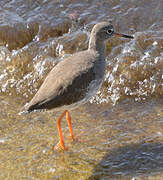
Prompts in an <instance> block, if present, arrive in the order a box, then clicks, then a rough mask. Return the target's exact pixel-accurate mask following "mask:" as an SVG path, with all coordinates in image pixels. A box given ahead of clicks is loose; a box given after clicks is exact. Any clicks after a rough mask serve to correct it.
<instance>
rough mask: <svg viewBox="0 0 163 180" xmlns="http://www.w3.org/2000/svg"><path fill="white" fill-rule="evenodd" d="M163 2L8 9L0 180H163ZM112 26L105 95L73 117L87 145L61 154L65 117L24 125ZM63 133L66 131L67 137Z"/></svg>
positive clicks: (0, 97)
mask: <svg viewBox="0 0 163 180" xmlns="http://www.w3.org/2000/svg"><path fill="white" fill-rule="evenodd" d="M162 7H163V2H162V1H161V0H156V1H155V0H148V1H146V0H142V1H137V0H132V1H129V0H128V1H127V0H126V1H120V0H114V1H112V0H108V1H96V0H94V1H93V0H92V1H84V2H81V1H78V0H75V1H74V0H68V1H62V0H61V1H59V0H53V1H50V0H37V1H33V0H29V1H24V0H16V1H15V0H12V1H8V0H1V2H0V155H1V156H0V170H1V173H0V179H5V178H8V179H12V178H13V179H80V180H81V179H133V180H134V179H163V173H162V172H163V154H162V153H163V99H162V98H163V68H162V67H163V38H162V37H163V21H162V19H163V14H162ZM100 21H110V22H112V24H113V25H114V27H115V30H116V31H117V32H121V33H125V34H132V35H134V39H133V40H126V39H120V38H112V39H110V40H109V41H108V42H107V44H106V46H107V58H106V61H107V71H106V76H105V80H104V83H103V86H102V88H101V89H100V91H99V92H98V93H97V95H96V96H95V97H93V98H92V100H91V102H90V103H88V104H86V105H84V106H82V107H81V108H78V109H76V110H74V111H73V112H72V119H73V126H74V131H75V133H76V134H78V133H80V132H82V134H81V141H79V142H77V143H75V144H73V145H72V144H71V143H69V139H68V131H67V127H66V122H63V130H64V132H65V137H66V138H67V139H66V144H67V146H68V151H67V152H65V153H62V152H54V151H53V150H52V147H53V145H55V144H56V143H57V141H58V133H57V128H56V125H55V121H56V118H57V117H58V116H59V115H60V114H59V113H55V112H49V113H48V112H41V113H33V114H29V115H21V116H20V115H18V112H19V111H20V109H21V107H22V106H23V105H24V104H25V103H26V102H28V101H29V100H30V99H31V97H32V96H33V95H34V94H35V92H36V91H37V90H38V88H39V87H40V85H41V83H42V82H43V80H44V78H45V77H46V75H47V73H48V72H49V71H50V70H51V69H52V67H53V66H55V65H56V64H57V63H58V62H59V61H61V60H62V59H63V58H64V57H65V56H68V55H69V54H72V53H74V52H78V51H81V50H84V49H86V48H87V46H88V40H89V36H90V31H91V28H92V27H93V25H94V24H96V23H97V22H100ZM64 127H65V128H64Z"/></svg>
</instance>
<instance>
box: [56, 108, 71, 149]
mask: <svg viewBox="0 0 163 180" xmlns="http://www.w3.org/2000/svg"><path fill="white" fill-rule="evenodd" d="M65 115H66V119H67V123H68V126H69V131H70V137H71V139H72V141H73V140H74V135H73V130H72V124H71V117H70V113H69V112H68V111H67V110H65V111H64V112H63V113H62V114H61V116H60V117H59V118H58V120H57V127H58V132H59V138H60V141H59V143H58V144H57V148H58V146H60V147H61V148H62V149H63V150H66V147H65V144H64V140H63V134H62V129H61V120H62V119H63V117H64V116H65Z"/></svg>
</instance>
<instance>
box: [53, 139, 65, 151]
mask: <svg viewBox="0 0 163 180" xmlns="http://www.w3.org/2000/svg"><path fill="white" fill-rule="evenodd" d="M67 149H68V148H67V147H65V145H63V144H62V143H61V142H60V141H59V142H58V143H57V144H56V145H55V146H54V147H53V150H54V151H55V150H60V151H67Z"/></svg>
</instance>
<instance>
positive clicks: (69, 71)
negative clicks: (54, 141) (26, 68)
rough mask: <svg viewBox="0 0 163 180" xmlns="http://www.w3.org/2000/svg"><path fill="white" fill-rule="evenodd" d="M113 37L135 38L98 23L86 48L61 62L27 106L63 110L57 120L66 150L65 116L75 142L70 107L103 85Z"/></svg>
mask: <svg viewBox="0 0 163 180" xmlns="http://www.w3.org/2000/svg"><path fill="white" fill-rule="evenodd" d="M111 36H118V37H124V38H131V39H132V38H133V36H130V35H124V34H119V33H115V32H114V28H113V26H112V25H111V24H110V23H108V22H100V23H98V24H96V25H95V26H94V27H93V29H92V31H91V36H90V40H89V47H88V49H87V50H85V51H81V52H78V53H75V54H73V55H72V56H70V57H68V58H65V59H63V61H61V62H60V63H58V64H57V65H56V66H55V67H54V68H53V69H52V70H51V71H50V73H49V74H48V75H47V77H46V79H45V80H44V82H43V84H42V85H41V87H40V89H39V90H38V91H37V93H36V94H35V96H34V97H33V98H32V100H31V101H30V102H29V103H28V104H27V105H26V106H25V110H26V111H28V112H31V111H34V110H40V109H46V110H49V109H53V108H54V109H59V110H63V111H64V112H63V113H62V115H61V116H60V117H59V118H58V120H57V127H58V131H59V137H60V141H59V146H60V147H61V148H62V149H63V150H66V147H65V143H64V139H63V134H62V130H61V125H60V123H61V120H62V118H63V117H64V116H65V115H66V119H67V122H68V126H69V130H70V137H71V139H72V141H74V135H73V130H72V125H71V117H70V113H69V110H70V109H72V108H76V107H77V106H78V105H81V104H83V103H85V102H87V101H88V100H89V99H90V98H91V97H92V96H94V95H95V94H96V92H97V91H98V90H99V88H100V87H101V84H102V81H103V79H104V74H105V67H106V62H105V41H106V40H107V39H108V38H110V37H111Z"/></svg>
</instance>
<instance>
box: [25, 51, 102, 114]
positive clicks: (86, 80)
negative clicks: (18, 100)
mask: <svg viewBox="0 0 163 180" xmlns="http://www.w3.org/2000/svg"><path fill="white" fill-rule="evenodd" d="M102 66H105V60H101V59H100V56H99V54H98V53H97V52H95V51H91V50H87V51H82V52H79V53H76V54H74V55H73V56H70V57H68V58H65V59H64V60H63V61H61V62H60V63H58V64H57V65H56V66H55V67H54V68H53V69H52V70H51V71H50V73H49V74H48V75H47V77H46V79H45V81H44V82H43V84H42V85H41V87H40V89H39V90H38V92H37V93H36V94H35V96H34V97H33V99H32V100H31V101H30V102H29V104H28V105H27V106H26V107H25V109H26V110H27V111H33V110H36V109H52V108H58V107H62V106H70V105H73V104H76V103H78V102H81V101H83V100H84V99H85V100H86V99H88V98H89V96H91V93H90V91H91V90H93V88H94V87H98V86H100V83H101V82H102V79H103V75H104V72H103V71H102V69H104V68H103V67H102ZM97 90H98V89H97ZM97 90H95V91H97Z"/></svg>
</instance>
